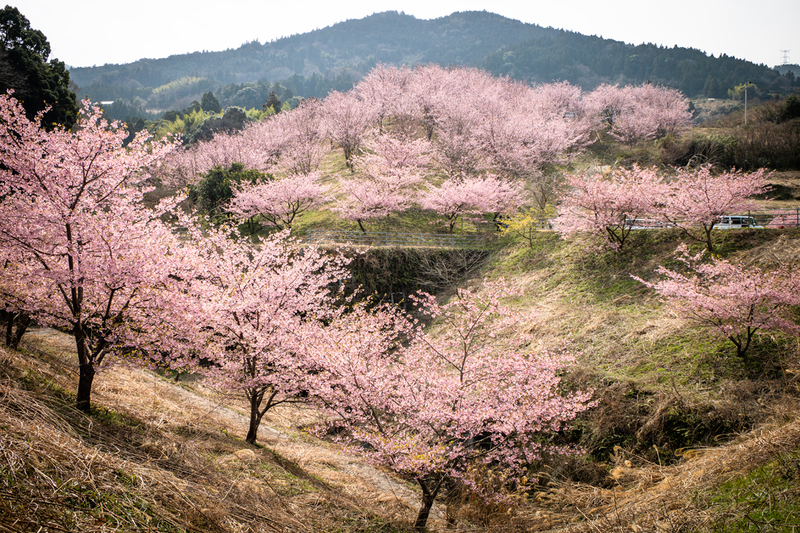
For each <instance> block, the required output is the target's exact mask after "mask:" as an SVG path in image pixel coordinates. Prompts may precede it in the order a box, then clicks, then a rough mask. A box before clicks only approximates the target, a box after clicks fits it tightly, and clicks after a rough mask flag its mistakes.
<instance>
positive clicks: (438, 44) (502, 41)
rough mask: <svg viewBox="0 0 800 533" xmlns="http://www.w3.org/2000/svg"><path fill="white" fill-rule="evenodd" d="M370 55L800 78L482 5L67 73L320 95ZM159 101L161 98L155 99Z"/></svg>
mask: <svg viewBox="0 0 800 533" xmlns="http://www.w3.org/2000/svg"><path fill="white" fill-rule="evenodd" d="M378 63H392V64H395V65H400V64H405V65H414V64H427V63H436V64H439V65H443V66H446V65H466V66H476V67H481V68H486V69H487V70H489V71H491V72H492V73H493V74H505V75H509V76H511V77H512V78H518V79H525V80H529V81H532V82H542V83H544V82H550V81H556V80H567V81H570V82H571V83H574V84H578V85H581V86H582V87H583V88H584V89H587V90H588V89H592V88H594V87H595V86H597V85H598V84H600V83H623V84H624V83H637V82H638V83H641V82H643V81H649V82H651V83H655V84H662V85H669V86H672V87H675V88H678V89H680V90H681V91H683V92H684V93H685V94H687V95H688V96H690V97H692V96H698V95H702V96H709V97H719V96H726V95H727V94H728V90H735V87H736V86H737V85H741V84H744V83H745V82H747V81H748V80H749V81H750V82H752V83H753V84H755V87H751V90H752V91H757V92H761V93H763V94H765V95H766V94H769V93H787V92H791V91H792V90H793V87H797V86H798V85H799V84H800V82H798V81H796V80H795V76H794V74H792V73H788V74H785V75H781V74H779V73H778V72H777V71H775V70H772V69H770V68H768V67H767V66H765V65H755V64H753V63H750V62H747V61H744V60H739V59H735V58H732V57H727V56H724V55H723V56H721V57H718V58H715V57H713V56H711V57H709V56H707V55H706V54H705V53H703V52H701V51H699V50H693V49H686V48H677V47H675V48H664V47H660V46H656V45H652V44H647V45H639V46H634V45H632V44H626V43H622V42H619V41H613V40H610V39H603V38H601V37H596V36H591V37H590V36H585V35H581V34H578V33H574V32H567V31H564V30H556V29H553V28H543V27H541V26H538V25H535V24H526V23H522V22H519V21H515V20H512V19H508V18H505V17H502V16H500V15H495V14H492V13H487V12H485V11H483V12H476V11H470V12H460V13H453V14H451V15H449V16H446V17H441V18H438V19H433V20H420V19H417V18H415V17H413V16H411V15H406V14H404V13H398V12H395V11H389V12H384V13H377V14H374V15H371V16H369V17H365V18H363V19H359V20H348V21H345V22H341V23H338V24H334V25H332V26H329V27H327V28H323V29H319V30H315V31H312V32H309V33H305V34H301V35H292V36H289V37H285V38H281V39H278V40H276V41H273V42H269V43H264V44H261V43H259V42H258V41H253V42H249V43H245V44H243V45H242V46H241V47H239V48H237V49H235V50H234V49H229V50H225V51H219V52H194V53H192V54H184V55H173V56H170V57H167V58H162V59H141V60H139V61H136V62H134V63H130V64H126V65H103V66H98V67H85V68H73V69H70V76H71V78H72V80H73V81H74V82H75V83H76V84H77V85H78V86H80V88H81V94H82V95H83V94H86V95H88V96H90V97H91V98H93V99H96V100H114V99H117V98H122V99H126V100H133V99H134V98H136V97H139V98H141V99H142V101H147V100H148V98H149V97H150V96H151V94H152V93H153V92H154V91H155V90H157V88H159V87H162V86H164V85H167V84H169V83H170V82H173V81H175V80H180V79H185V78H192V79H193V80H195V81H194V83H195V84H196V85H197V89H196V90H197V91H199V92H200V93H202V92H205V91H210V90H213V91H215V92H217V91H218V90H220V89H221V88H223V87H225V86H230V85H232V84H239V85H242V84H247V83H254V82H257V81H259V80H261V81H262V82H269V83H275V82H278V81H280V82H281V83H282V84H283V85H284V86H286V87H288V88H289V89H291V91H292V92H293V93H294V94H297V95H299V96H303V97H308V96H315V97H323V96H325V95H326V94H327V93H328V91H330V90H346V89H349V87H350V86H352V83H353V82H355V81H357V80H358V79H359V78H360V77H361V76H363V75H364V74H366V73H367V72H368V71H369V70H371V69H372V67H374V66H375V65H376V64H378ZM240 88H241V87H240ZM162 100H163V99H162ZM165 104H166V105H167V106H169V104H168V103H166V102H163V101H160V102H159V105H158V106H157V107H159V108H163V107H164V106H165Z"/></svg>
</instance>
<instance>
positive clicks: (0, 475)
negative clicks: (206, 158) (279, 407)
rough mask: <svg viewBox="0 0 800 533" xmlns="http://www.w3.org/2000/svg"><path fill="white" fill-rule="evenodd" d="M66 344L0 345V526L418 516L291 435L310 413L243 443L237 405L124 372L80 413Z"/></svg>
mask: <svg viewBox="0 0 800 533" xmlns="http://www.w3.org/2000/svg"><path fill="white" fill-rule="evenodd" d="M70 340H71V339H70V338H69V337H68V336H66V335H63V334H60V333H57V332H54V331H52V330H38V331H36V330H35V331H33V332H30V333H29V334H28V335H27V337H26V339H25V340H24V343H25V348H26V349H27V350H28V351H24V352H10V351H6V350H4V351H3V352H2V353H0V361H2V373H0V397H1V398H2V401H1V403H0V427H1V428H2V429H3V431H2V436H0V494H2V498H0V500H2V502H3V503H0V532H1V531H6V530H8V531H37V529H38V528H39V527H41V528H43V529H41V531H132V530H137V529H142V530H144V531H232V532H239V531H242V532H245V531H301V532H310V531H333V530H337V528H340V527H344V526H342V524H347V525H348V526H347V527H349V528H351V529H352V530H354V531H356V530H362V529H363V530H369V529H370V527H371V524H373V523H378V524H380V523H383V522H395V523H396V524H397V527H398V528H403V527H405V526H404V524H405V525H407V524H408V523H409V522H410V521H411V520H412V519H413V517H414V511H415V509H412V507H415V506H416V494H415V493H414V491H413V490H412V489H411V487H409V486H408V485H406V484H404V483H402V482H400V481H398V480H395V479H393V478H391V477H390V476H388V475H387V474H386V473H384V472H381V471H379V470H377V469H375V468H373V467H371V466H369V465H366V464H364V463H363V462H362V461H360V460H358V459H357V458H355V457H352V456H349V455H347V454H345V453H343V452H342V451H341V450H340V449H338V448H337V447H335V446H333V445H330V444H328V443H324V442H321V441H319V440H317V439H315V438H313V437H311V436H310V435H307V434H301V433H300V432H299V430H297V429H296V427H295V424H296V423H297V421H298V420H299V419H300V420H302V419H303V418H305V421H309V420H310V419H311V418H312V417H313V413H305V414H304V413H301V412H295V413H289V412H285V411H284V412H283V413H279V414H277V416H273V417H272V418H271V419H270V420H265V422H264V424H263V425H262V431H261V442H262V443H263V444H265V445H266V447H265V448H257V447H251V446H249V445H247V444H246V443H244V442H243V440H241V438H239V437H241V436H242V435H244V433H245V432H246V428H247V426H246V423H247V420H246V418H245V417H244V416H243V415H242V414H241V413H239V412H238V411H236V409H234V408H231V407H229V406H228V404H232V402H235V400H236V399H234V398H227V397H222V396H219V395H217V394H216V393H214V392H213V391H210V390H207V389H204V388H203V387H202V386H200V385H198V384H193V385H192V386H191V388H188V387H184V386H181V385H180V384H174V383H172V382H171V381H168V380H165V379H163V378H161V377H159V376H157V375H156V374H153V373H151V372H148V371H143V370H140V369H127V368H123V367H117V368H112V369H108V370H106V371H104V372H102V373H100V374H99V375H98V376H97V378H96V380H95V389H94V396H93V402H94V405H95V406H96V408H95V413H94V414H93V415H92V416H87V415H85V414H83V413H80V412H78V411H76V410H75V409H73V407H72V402H73V401H74V400H73V399H72V398H73V397H71V396H70V394H69V392H70V391H72V390H74V387H75V386H76V380H75V375H74V374H75V373H74V371H73V369H72V367H71V364H72V362H73V360H74V357H75V356H74V348H73V347H72V346H71V345H70ZM197 391H199V393H198V392H197ZM232 405H234V406H235V403H233V404H232ZM282 418H283V419H284V420H283V422H284V423H285V425H284V426H283V427H280V424H281V422H282V421H281V419H282ZM4 528H5V529H4Z"/></svg>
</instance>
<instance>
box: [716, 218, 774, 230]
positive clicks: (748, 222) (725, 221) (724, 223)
mask: <svg viewBox="0 0 800 533" xmlns="http://www.w3.org/2000/svg"><path fill="white" fill-rule="evenodd" d="M719 219H720V220H719V222H717V223H716V224H714V228H716V229H742V228H753V229H764V226H759V225H758V224H756V220H755V219H754V218H753V217H749V216H747V215H725V216H721V217H719Z"/></svg>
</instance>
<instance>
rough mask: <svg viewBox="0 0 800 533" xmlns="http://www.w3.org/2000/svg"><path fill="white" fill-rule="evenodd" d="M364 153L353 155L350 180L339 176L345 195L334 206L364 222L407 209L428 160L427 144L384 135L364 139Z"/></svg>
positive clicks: (357, 220)
mask: <svg viewBox="0 0 800 533" xmlns="http://www.w3.org/2000/svg"><path fill="white" fill-rule="evenodd" d="M365 147H366V151H365V153H364V154H362V155H360V156H357V157H354V158H353V169H354V170H356V171H357V176H356V177H355V178H354V179H342V180H341V183H342V186H343V188H344V190H345V197H344V198H342V199H341V201H340V202H339V204H338V205H337V206H336V207H335V208H334V209H335V210H336V211H338V212H339V214H340V215H341V216H342V217H343V218H345V219H347V220H351V221H354V222H357V223H358V226H359V228H361V231H362V232H365V233H366V229H365V228H364V223H365V222H366V221H368V220H372V219H376V218H383V217H386V216H389V215H390V214H392V213H397V212H401V211H404V210H406V209H408V208H409V207H410V206H411V205H412V203H413V197H414V192H413V187H414V186H415V185H416V184H417V183H419V182H420V181H421V180H422V176H423V174H424V172H425V169H426V167H427V165H428V164H429V162H430V156H429V151H430V143H428V141H427V140H425V139H417V140H408V139H400V138H397V137H394V136H393V135H389V134H384V135H378V136H375V137H371V138H369V139H368V140H367V141H365Z"/></svg>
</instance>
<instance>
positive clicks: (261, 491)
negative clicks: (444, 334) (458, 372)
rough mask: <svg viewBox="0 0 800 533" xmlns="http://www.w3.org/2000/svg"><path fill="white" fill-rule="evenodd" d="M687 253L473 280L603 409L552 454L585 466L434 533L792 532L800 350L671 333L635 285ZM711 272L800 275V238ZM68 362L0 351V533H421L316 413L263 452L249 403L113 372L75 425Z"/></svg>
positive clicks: (274, 418)
mask: <svg viewBox="0 0 800 533" xmlns="http://www.w3.org/2000/svg"><path fill="white" fill-rule="evenodd" d="M721 233H722V232H721ZM677 239H678V237H677V236H676V235H674V234H670V232H642V233H641V234H639V235H636V236H634V237H633V241H632V243H631V247H630V248H629V249H628V250H627V251H625V250H624V251H623V252H621V253H617V254H613V253H610V252H609V253H607V252H600V251H597V252H592V253H587V252H586V249H585V248H584V247H582V246H581V245H580V244H578V243H567V242H564V241H561V240H559V239H558V237H557V236H555V235H553V234H551V233H544V232H543V233H542V234H541V235H540V236H539V237H537V238H536V239H535V240H534V241H533V242H532V243H531V245H530V246H529V245H528V243H523V244H520V243H514V242H505V243H503V244H504V246H502V247H500V248H499V249H498V251H496V252H494V253H493V254H491V255H490V256H489V257H488V258H486V259H485V260H484V262H483V263H481V264H480V265H476V266H475V269H474V271H473V274H474V275H475V277H476V278H480V277H482V276H483V275H489V276H501V275H502V276H505V277H506V278H507V279H509V280H512V281H513V283H515V284H518V285H519V286H520V288H521V289H523V290H524V293H525V294H524V296H523V297H521V298H519V299H518V300H517V301H516V302H515V305H516V306H517V308H518V309H520V310H521V311H522V310H526V311H527V310H532V311H535V313H536V321H535V322H534V323H533V325H532V332H533V333H534V335H535V336H536V338H537V341H538V342H540V343H542V344H544V345H549V346H552V345H554V344H557V343H566V344H567V345H568V346H569V347H570V349H572V350H573V351H575V352H576V353H578V354H579V355H578V364H577V365H576V367H575V368H574V369H573V371H572V372H571V373H570V374H569V375H567V376H565V378H566V382H567V383H568V384H569V385H574V386H576V387H580V388H585V387H594V388H596V397H597V399H598V406H597V407H596V408H595V409H594V410H592V411H591V412H590V413H588V414H587V415H586V416H585V417H583V418H581V419H580V420H578V421H577V422H576V423H575V424H574V427H573V429H572V430H571V431H568V432H564V433H563V434H561V435H558V436H556V437H555V438H556V439H558V440H559V441H561V442H571V443H575V444H579V445H581V446H583V447H584V448H585V449H586V450H587V455H586V456H583V457H578V458H574V459H572V460H570V461H568V462H563V461H553V462H547V461H544V462H542V463H541V464H537V465H533V470H534V472H533V473H535V474H537V476H538V477H539V479H540V483H539V485H538V486H537V487H536V490H535V491H533V492H531V493H529V494H524V495H519V498H518V499H517V503H516V505H514V506H511V507H499V506H495V507H487V506H484V505H481V504H480V503H478V502H477V501H474V500H472V499H470V498H468V497H467V498H465V499H464V500H463V501H450V502H448V504H445V502H440V503H437V505H436V506H435V507H434V511H435V515H434V516H433V517H432V519H431V521H430V528H431V529H432V530H436V531H440V530H441V531H444V530H448V531H453V532H466V531H498V532H507V531H508V532H510V531H553V532H606V531H619V532H623V531H653V532H656V531H658V532H678V531H708V532H711V531H780V532H784V531H786V532H788V531H795V530H797V529H798V528H800V506H798V504H797V503H795V502H796V501H800V494H799V493H798V489H797V487H798V486H800V482H799V481H800V417H798V414H797V413H798V409H797V407H798V404H799V403H800V348H799V347H798V340H797V339H796V338H788V337H785V336H778V335H765V336H762V337H761V338H759V340H758V342H757V344H756V346H755V347H754V356H755V357H754V360H755V361H756V363H755V364H751V365H744V364H743V363H742V362H741V361H739V360H737V358H736V356H735V352H732V350H731V347H730V346H728V345H727V344H726V343H725V342H724V341H720V340H718V339H714V338H713V337H711V336H710V335H709V334H708V333H707V332H703V331H700V330H697V329H696V328H694V327H692V326H691V325H689V324H686V323H685V322H683V321H682V320H681V319H680V318H678V317H674V316H671V315H669V314H668V313H667V312H666V311H665V309H664V308H663V307H662V305H661V303H660V302H659V301H658V300H657V299H656V298H655V297H654V295H653V294H652V293H651V292H650V291H649V290H648V289H646V288H645V287H643V286H642V285H641V284H638V283H637V282H635V281H633V280H632V279H631V278H630V274H636V275H638V276H641V277H643V278H647V277H649V276H651V275H652V272H653V271H654V270H655V268H656V267H657V266H658V265H659V264H665V263H667V264H669V261H671V257H672V254H673V252H674V250H675V247H676V244H677ZM718 253H720V254H722V255H725V256H728V257H735V258H738V259H740V260H742V261H744V262H746V263H752V264H769V263H770V262H773V261H778V260H780V261H791V262H795V263H797V264H800V231H795V230H762V231H760V232H758V231H741V232H728V233H724V234H720V235H719V242H718ZM75 359H76V358H75V355H74V346H73V344H72V339H71V338H70V337H69V336H67V335H65V334H62V333H59V332H55V331H52V330H33V331H31V332H29V333H28V334H27V335H26V337H25V338H24V339H23V345H22V350H21V351H19V352H15V351H8V350H3V351H2V352H0V533H2V532H5V531H42V532H45V531H92V532H93V531H97V532H99V531H109V532H110V531H164V532H172V531H175V532H184V531H185V532H200V531H225V532H250V531H252V532H256V531H259V532H260V531H299V532H312V531H330V532H403V531H411V529H412V528H411V524H412V522H413V518H414V517H415V514H416V507H417V504H418V495H417V493H416V488H415V487H414V485H412V484H409V483H407V482H405V481H403V480H399V479H396V478H393V477H392V476H391V475H389V474H388V473H386V472H383V471H381V470H378V469H375V468H373V467H372V466H369V465H367V464H365V463H364V462H363V461H361V460H360V459H359V458H358V457H356V456H352V455H349V454H347V453H345V451H344V450H342V449H340V448H338V447H337V446H336V445H334V444H332V443H330V442H326V441H322V440H319V439H317V438H315V437H313V436H312V435H310V434H309V433H307V432H305V431H304V428H305V427H307V426H308V425H309V424H311V423H313V422H314V420H315V419H316V416H317V415H316V413H314V412H313V411H311V410H302V409H291V410H289V409H284V410H280V409H279V410H276V411H275V412H274V413H270V414H268V416H267V417H266V418H265V421H264V423H263V425H262V429H261V431H260V434H259V441H260V443H261V444H262V445H263V446H262V447H253V446H249V445H247V444H246V443H245V442H244V440H243V438H242V437H243V436H244V434H245V433H246V427H247V426H246V422H247V420H246V417H245V416H244V415H243V413H244V412H245V410H244V403H242V402H241V401H240V399H238V398H235V397H230V396H227V397H226V396H222V395H219V394H218V393H216V392H215V391H212V390H209V389H207V388H205V387H203V386H202V384H200V383H198V382H194V381H191V380H188V381H182V382H178V383H175V382H174V381H173V380H171V379H167V378H165V377H163V376H160V375H157V374H155V373H152V372H149V371H144V370H140V369H128V368H124V367H117V368H111V369H108V370H106V371H104V372H103V373H101V374H99V375H98V377H97V378H96V381H95V388H94V397H93V400H94V404H95V406H96V408H95V409H94V411H93V413H92V414H91V415H86V414H84V413H81V412H78V411H76V410H75V409H73V407H72V404H73V402H74V395H73V391H74V389H75V385H76V375H75V373H76V365H75ZM447 517H451V518H455V523H454V525H448V524H447V520H446V518H447ZM793 528H794V529H793Z"/></svg>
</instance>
